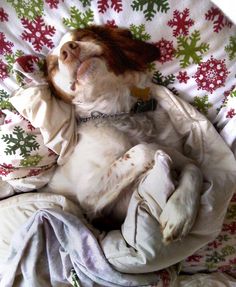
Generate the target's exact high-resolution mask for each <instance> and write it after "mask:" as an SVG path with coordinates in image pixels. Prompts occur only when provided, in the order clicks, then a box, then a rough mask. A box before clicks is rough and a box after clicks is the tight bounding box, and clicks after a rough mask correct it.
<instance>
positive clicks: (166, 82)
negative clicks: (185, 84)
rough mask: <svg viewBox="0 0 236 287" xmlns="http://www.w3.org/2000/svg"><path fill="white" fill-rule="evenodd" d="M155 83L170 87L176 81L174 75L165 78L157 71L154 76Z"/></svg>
mask: <svg viewBox="0 0 236 287" xmlns="http://www.w3.org/2000/svg"><path fill="white" fill-rule="evenodd" d="M152 80H153V82H154V83H155V84H157V85H162V86H165V87H167V86H169V85H171V84H173V83H174V81H175V76H174V75H173V74H170V75H168V76H163V74H162V73H161V72H159V71H156V72H155V73H154V75H153V79H152Z"/></svg>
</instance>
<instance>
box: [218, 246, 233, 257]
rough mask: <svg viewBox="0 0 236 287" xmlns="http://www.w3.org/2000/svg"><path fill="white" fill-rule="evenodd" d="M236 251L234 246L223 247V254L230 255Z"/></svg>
mask: <svg viewBox="0 0 236 287" xmlns="http://www.w3.org/2000/svg"><path fill="white" fill-rule="evenodd" d="M235 252H236V250H235V248H234V247H233V246H229V245H227V246H225V247H224V248H222V249H221V253H222V256H229V255H232V254H234V253H235Z"/></svg>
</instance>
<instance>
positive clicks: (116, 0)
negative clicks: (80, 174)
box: [0, 0, 236, 281]
mask: <svg viewBox="0 0 236 287" xmlns="http://www.w3.org/2000/svg"><path fill="white" fill-rule="evenodd" d="M232 8H233V7H232ZM92 23H95V24H104V25H108V26H113V27H115V26H123V27H127V28H129V29H130V30H131V32H132V34H133V36H134V37H136V38H138V39H142V40H145V41H151V42H154V43H155V44H156V45H157V46H158V47H159V48H160V50H161V58H160V60H159V61H157V62H155V63H153V64H152V65H150V70H151V71H152V72H153V81H154V83H156V84H160V85H164V86H166V87H168V88H169V89H170V90H171V91H173V92H174V93H175V94H177V95H179V96H180V97H182V98H184V99H185V100H187V101H188V102H190V103H192V104H193V105H194V106H195V107H196V108H197V109H198V110H199V111H200V112H202V113H203V114H204V115H206V116H207V117H208V118H209V119H210V120H211V122H213V123H214V124H215V125H216V127H217V128H218V129H219V132H221V135H222V136H223V137H224V139H225V140H226V142H227V143H228V144H229V145H230V146H231V147H232V149H233V151H234V152H235V154H236V144H235V142H236V141H235V138H236V130H235V125H236V90H235V87H236V80H235V75H236V65H235V60H236V27H235V26H234V25H233V24H232V23H231V22H230V20H229V19H227V18H226V17H225V16H224V14H223V13H222V12H221V11H220V10H219V9H218V8H217V7H216V6H214V5H213V4H212V3H211V2H210V1H203V0H202V1H193V0H184V1H176V0H160V1H148V0H147V1H145V0H129V1H124V0H96V1H95V0H32V1H28V0H22V1H14V0H3V1H1V3H0V142H1V143H0V176H1V177H2V179H3V180H14V179H17V178H22V179H24V178H26V177H33V178H34V177H35V176H38V175H39V174H40V173H45V172H46V173H47V171H48V170H50V168H51V167H52V166H53V165H54V163H55V162H56V160H57V155H56V154H55V153H53V152H52V151H51V150H48V149H47V148H46V147H45V146H44V145H43V141H42V137H41V135H40V132H39V130H38V129H35V128H34V127H33V126H32V125H31V123H30V122H28V121H27V120H26V119H24V118H23V117H22V116H21V115H19V114H18V113H17V112H16V110H14V108H13V107H12V105H11V104H10V102H9V101H8V98H9V97H10V95H11V93H12V92H13V91H14V90H15V89H17V88H18V87H19V86H21V85H23V84H25V83H28V82H29V81H30V80H29V78H28V77H27V78H25V77H24V76H23V74H22V73H20V72H19V71H16V69H14V68H13V67H15V66H14V64H15V63H16V62H17V63H18V64H19V65H20V66H21V67H23V69H24V71H25V72H26V73H28V74H31V75H33V76H32V78H33V79H34V80H35V79H38V78H37V77H38V73H40V70H41V69H43V59H44V56H45V55H46V54H47V53H48V51H50V49H52V48H53V47H54V46H55V45H57V43H58V41H59V40H60V38H61V36H62V35H63V34H64V33H65V32H66V31H67V30H68V29H73V28H79V27H84V26H86V25H89V24H92ZM22 56H23V57H22ZM17 59H18V60H17ZM0 197H1V191H0ZM235 210H236V208H235V198H234V199H233V200H232V203H231V205H230V207H229V210H228V213H227V219H226V221H225V224H224V226H223V230H222V233H221V234H220V235H219V237H218V238H217V239H216V240H215V241H214V242H212V243H211V244H209V245H207V246H206V247H205V248H203V249H202V250H200V251H199V252H198V253H197V254H195V255H193V256H192V257H190V258H188V259H187V260H186V261H185V262H184V263H183V270H184V271H191V272H192V271H194V272H195V271H200V270H201V271H202V270H210V271H213V270H214V271H215V270H218V271H219V270H221V271H229V270H230V271H231V272H233V271H235V269H236V259H235V257H236V245H235V240H234V237H235V234H236V215H235ZM167 281H168V280H167Z"/></svg>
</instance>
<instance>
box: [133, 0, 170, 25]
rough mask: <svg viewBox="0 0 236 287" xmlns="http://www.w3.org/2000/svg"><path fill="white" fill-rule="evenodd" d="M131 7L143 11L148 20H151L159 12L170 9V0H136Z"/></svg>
mask: <svg viewBox="0 0 236 287" xmlns="http://www.w3.org/2000/svg"><path fill="white" fill-rule="evenodd" d="M144 6H146V8H144ZM131 7H132V8H133V10H134V11H143V13H144V16H145V19H146V20H147V21H151V20H152V19H153V17H154V16H155V14H156V13H157V12H165V13H166V12H167V11H168V10H169V9H170V6H169V3H168V0H134V1H133V2H132V4H131Z"/></svg>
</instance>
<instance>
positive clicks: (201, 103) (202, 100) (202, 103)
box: [193, 95, 212, 115]
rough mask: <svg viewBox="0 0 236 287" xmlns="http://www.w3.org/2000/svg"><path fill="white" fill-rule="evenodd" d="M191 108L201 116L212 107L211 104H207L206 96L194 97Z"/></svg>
mask: <svg viewBox="0 0 236 287" xmlns="http://www.w3.org/2000/svg"><path fill="white" fill-rule="evenodd" d="M193 106H194V107H195V108H196V109H197V110H198V111H199V112H200V113H202V114H204V115H207V114H208V109H210V108H211V107H212V104H211V103H209V102H208V96H207V95H205V96H203V97H194V101H193Z"/></svg>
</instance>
